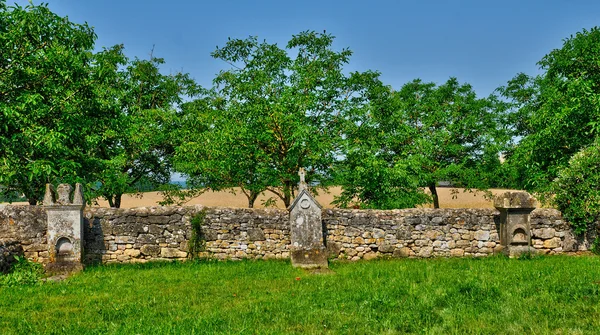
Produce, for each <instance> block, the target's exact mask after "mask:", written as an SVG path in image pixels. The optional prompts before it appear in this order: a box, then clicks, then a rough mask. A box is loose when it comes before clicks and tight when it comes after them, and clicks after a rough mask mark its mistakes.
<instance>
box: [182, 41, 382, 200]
mask: <svg viewBox="0 0 600 335" xmlns="http://www.w3.org/2000/svg"><path fill="white" fill-rule="evenodd" d="M333 41H334V37H333V36H331V35H329V34H326V33H322V34H321V33H315V32H310V31H308V32H302V33H300V34H298V35H294V36H293V37H292V38H291V40H290V41H289V42H288V43H287V46H286V48H285V49H281V48H279V47H278V46H277V45H276V44H270V43H267V42H266V41H264V42H258V40H257V38H255V37H250V38H247V39H244V40H241V39H230V40H229V41H228V42H227V43H226V44H225V46H224V47H223V48H217V50H216V51H214V52H213V54H212V55H213V57H214V58H216V59H220V60H223V61H224V62H226V63H228V64H230V65H231V68H230V69H228V70H225V71H221V72H220V73H219V74H218V75H217V77H216V78H215V80H214V83H215V87H214V89H213V94H214V97H213V98H212V99H211V102H210V104H209V105H210V108H209V109H208V111H207V115H208V116H207V117H208V118H210V122H209V127H208V129H206V130H205V132H206V133H205V134H204V135H202V139H203V140H202V141H188V142H187V143H184V145H183V146H181V147H180V148H179V149H178V155H179V159H178V160H179V161H187V162H192V161H193V162H203V163H201V165H200V166H198V168H191V167H190V166H189V165H181V170H182V172H184V173H186V174H188V175H190V176H191V177H196V178H200V180H202V182H203V183H205V184H204V185H203V186H205V187H213V186H214V185H215V183H214V182H213V181H214V180H215V179H221V180H223V181H224V184H230V185H231V186H241V187H242V189H243V190H246V191H248V195H250V196H249V205H252V203H253V199H252V198H253V195H256V194H259V193H260V192H262V191H264V190H268V191H270V192H272V193H274V194H275V195H276V196H277V197H279V198H280V199H281V200H283V202H284V204H285V205H286V206H288V205H289V204H290V202H291V200H292V199H293V196H294V192H295V188H296V184H297V182H298V170H299V168H301V167H304V168H305V169H306V170H307V171H308V176H307V179H308V180H307V181H308V182H310V183H313V184H318V185H321V186H324V185H327V184H328V183H329V182H330V181H331V179H332V176H331V167H332V164H333V163H334V161H335V160H336V159H337V158H338V156H339V154H340V145H341V141H342V134H341V131H342V129H343V123H344V119H345V118H346V116H347V115H349V114H351V113H354V112H355V110H356V109H361V108H364V105H365V102H364V91H365V88H366V87H367V86H368V85H370V83H371V82H375V81H377V77H378V74H377V73H374V72H365V73H352V74H350V75H346V74H344V65H345V64H347V63H348V62H349V60H350V56H351V54H352V52H351V51H350V50H348V49H343V50H341V51H334V50H333V49H332V43H333ZM292 53H295V57H291V56H290V54H292ZM190 132H191V133H194V132H196V133H198V131H197V130H194V129H191V130H190ZM208 140H210V142H208ZM207 143H210V144H209V145H207ZM236 171H237V172H236ZM219 173H223V174H225V175H226V176H227V177H225V178H214V177H218V176H219ZM211 174H214V175H213V176H211ZM221 186H222V184H219V185H218V186H217V187H221Z"/></svg>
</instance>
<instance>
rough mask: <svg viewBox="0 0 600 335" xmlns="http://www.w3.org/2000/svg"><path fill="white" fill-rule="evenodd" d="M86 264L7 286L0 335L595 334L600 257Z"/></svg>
mask: <svg viewBox="0 0 600 335" xmlns="http://www.w3.org/2000/svg"><path fill="white" fill-rule="evenodd" d="M331 268H332V270H333V271H334V273H332V274H310V273H306V272H303V271H302V270H299V269H294V268H292V267H291V266H290V264H289V263H287V262H275V261H256V262H253V261H243V262H186V263H154V264H142V265H121V266H103V267H91V268H88V269H86V270H85V271H84V272H82V273H80V274H78V275H75V276H73V277H71V278H70V279H68V280H66V281H63V282H59V283H44V284H41V285H36V286H19V287H11V288H0V334H4V335H6V334H37V333H40V334H62V333H69V334H207V333H223V334H291V333H292V334H293V333H296V334H323V333H335V334H337V333H340V334H405V333H427V334H453V333H454V334H495V333H498V334H600V258H599V257H567V256H563V257H558V256H556V257H541V258H534V259H529V260H516V259H507V258H503V257H491V258H486V259H432V260H385V261H371V262H358V263H343V262H337V263H333V264H332V267H331Z"/></svg>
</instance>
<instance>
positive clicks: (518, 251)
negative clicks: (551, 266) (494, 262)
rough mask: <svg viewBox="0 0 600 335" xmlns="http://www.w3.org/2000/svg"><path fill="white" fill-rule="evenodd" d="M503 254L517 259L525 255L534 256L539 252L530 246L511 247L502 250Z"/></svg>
mask: <svg viewBox="0 0 600 335" xmlns="http://www.w3.org/2000/svg"><path fill="white" fill-rule="evenodd" d="M502 253H504V254H505V255H507V256H508V257H510V258H515V257H519V256H521V255H523V254H530V255H532V256H534V255H536V254H538V251H537V250H536V249H535V248H534V247H532V246H528V245H509V246H506V247H504V249H502Z"/></svg>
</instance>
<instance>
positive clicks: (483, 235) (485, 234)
mask: <svg viewBox="0 0 600 335" xmlns="http://www.w3.org/2000/svg"><path fill="white" fill-rule="evenodd" d="M474 237H475V239H476V240H478V241H487V240H489V239H490V232H489V231H484V230H478V231H476V232H475V235H474Z"/></svg>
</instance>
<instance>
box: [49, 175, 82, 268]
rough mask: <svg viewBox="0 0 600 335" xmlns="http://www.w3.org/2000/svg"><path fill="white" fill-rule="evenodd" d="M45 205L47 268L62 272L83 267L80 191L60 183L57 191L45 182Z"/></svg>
mask: <svg viewBox="0 0 600 335" xmlns="http://www.w3.org/2000/svg"><path fill="white" fill-rule="evenodd" d="M44 207H45V209H46V212H47V216H48V248H49V250H48V253H49V257H50V262H49V263H48V265H46V271H47V272H50V273H65V272H73V271H79V270H81V269H83V266H82V263H81V260H82V255H83V236H82V234H83V208H84V207H85V202H84V200H83V190H82V187H81V184H76V185H75V191H74V192H73V188H72V187H71V185H69V184H60V185H59V186H58V187H57V189H56V191H55V190H54V187H53V186H52V185H51V184H46V194H45V196H44Z"/></svg>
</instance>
